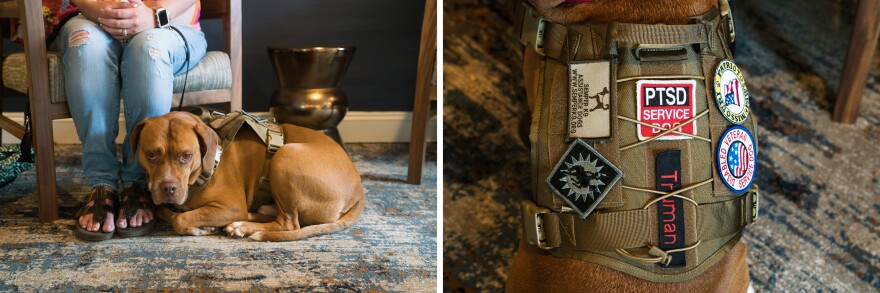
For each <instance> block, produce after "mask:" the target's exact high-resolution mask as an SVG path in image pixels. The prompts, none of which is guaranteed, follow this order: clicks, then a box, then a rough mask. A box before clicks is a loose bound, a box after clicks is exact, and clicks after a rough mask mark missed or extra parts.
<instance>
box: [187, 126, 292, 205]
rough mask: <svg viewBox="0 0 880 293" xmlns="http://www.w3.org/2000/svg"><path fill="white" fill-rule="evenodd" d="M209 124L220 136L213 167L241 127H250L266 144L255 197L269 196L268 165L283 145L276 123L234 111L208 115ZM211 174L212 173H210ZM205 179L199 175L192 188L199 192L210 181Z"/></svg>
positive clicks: (280, 132)
mask: <svg viewBox="0 0 880 293" xmlns="http://www.w3.org/2000/svg"><path fill="white" fill-rule="evenodd" d="M210 116H211V117H210V119H212V120H210V122H208V126H210V127H211V128H212V129H214V131H216V132H217V135H218V136H220V141H221V147H220V148H219V149H218V153H217V157H216V160H217V162H215V164H214V166H215V167H216V165H217V163H219V158H220V154H221V152H220V149H227V148H228V147H229V145H230V144H232V141H233V140H234V139H235V136H236V135H237V134H238V132H239V131H240V130H241V127H242V126H243V125H245V124H247V125H248V126H250V128H251V129H253V130H254V132H255V133H256V134H257V136H259V137H260V139H261V140H262V141H263V143H265V144H266V157H265V161H264V162H263V168H262V172H260V181H259V183H258V184H257V191H256V193H257V195H258V196H261V195H270V194H271V192H270V187H269V163H270V161H271V160H272V157H273V156H275V152H277V151H278V149H279V148H281V146H282V145H284V131H283V130H282V129H281V126H280V125H278V124H277V123H274V122H271V121H269V120H268V119H265V118H261V117H257V116H254V115H252V114H250V113H248V112H245V111H235V112H232V113H229V114H225V115H224V114H222V113H218V112H214V113H211V114H210ZM211 174H213V172H211ZM211 174H208V176H207V177H206V178H203V176H202V175H199V178H198V179H196V183H195V184H194V186H195V187H196V188H195V189H196V190H200V189H201V188H202V187H204V185H206V184H207V182H208V180H210V179H211V178H210V175H211Z"/></svg>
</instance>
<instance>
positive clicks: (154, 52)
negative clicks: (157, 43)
mask: <svg viewBox="0 0 880 293" xmlns="http://www.w3.org/2000/svg"><path fill="white" fill-rule="evenodd" d="M150 58H153V60H156V59H159V49H156V47H150Z"/></svg>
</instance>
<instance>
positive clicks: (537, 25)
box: [514, 2, 546, 56]
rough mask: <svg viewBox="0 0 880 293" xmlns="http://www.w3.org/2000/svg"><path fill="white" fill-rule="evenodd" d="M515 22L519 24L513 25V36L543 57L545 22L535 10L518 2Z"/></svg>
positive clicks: (524, 3)
mask: <svg viewBox="0 0 880 293" xmlns="http://www.w3.org/2000/svg"><path fill="white" fill-rule="evenodd" d="M514 20H515V21H519V24H516V25H514V29H515V30H516V32H515V34H516V36H517V38H519V42H520V43H521V44H523V45H525V46H526V48H530V49H532V50H535V52H537V53H538V54H540V55H541V56H543V55H544V25H545V22H546V20H545V19H544V18H542V17H541V16H540V15H539V14H538V12H537V11H535V8H534V7H532V6H531V5H529V4H527V3H526V2H520V5H519V6H517V9H516V18H515V19H514Z"/></svg>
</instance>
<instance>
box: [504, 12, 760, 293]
mask: <svg viewBox="0 0 880 293" xmlns="http://www.w3.org/2000/svg"><path fill="white" fill-rule="evenodd" d="M530 2H531V3H532V5H534V6H535V8H537V10H538V11H540V13H541V14H542V15H544V16H545V17H546V18H549V19H551V20H553V21H556V22H561V23H576V22H581V21H587V20H589V21H593V22H612V21H614V22H628V23H645V24H656V23H666V24H682V23H687V22H688V21H689V18H691V17H693V16H696V15H701V14H703V13H706V12H707V11H708V10H709V9H711V8H713V7H717V1H715V0H694V1H679V0H655V1H640V0H614V1H611V0H593V1H588V2H587V3H583V4H579V5H573V3H572V2H586V1H565V0H530ZM540 58H541V56H539V55H538V54H537V53H535V52H534V50H529V49H528V48H527V49H526V50H525V55H524V59H525V63H524V66H523V71H524V72H525V85H526V94H527V96H528V103H529V107H530V108H531V107H533V106H534V104H535V103H534V100H535V98H536V97H537V96H538V95H539V92H538V89H539V86H538V85H539V80H540V77H541V71H540V69H541V66H540ZM746 254H747V253H746V248H745V246H744V245H743V244H742V243H741V242H740V243H737V244H736V246H734V247H733V249H732V250H731V251H730V252H729V253H728V254H727V256H725V257H724V258H723V259H722V260H721V261H719V262H718V263H717V264H716V265H715V266H714V267H712V268H710V269H709V270H707V271H706V272H704V273H703V274H701V275H699V276H697V277H694V278H693V279H690V280H688V281H686V282H682V283H654V282H650V281H646V280H643V279H640V278H637V277H633V276H630V275H627V274H625V273H622V272H620V271H617V270H614V269H611V268H608V267H604V266H601V265H597V264H593V263H590V262H586V261H582V260H577V259H572V258H562V257H555V256H553V255H550V254H549V253H548V252H547V251H545V250H541V249H539V248H537V247H535V246H534V245H531V244H529V243H528V242H526V241H520V244H519V249H518V251H517V252H516V256H515V257H514V260H513V263H512V265H511V268H510V270H509V271H508V274H507V284H506V287H507V291H508V292H745V291H746V290H747V288H748V286H749V271H748V265H747V263H746Z"/></svg>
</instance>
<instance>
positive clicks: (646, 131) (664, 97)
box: [636, 80, 697, 141]
mask: <svg viewBox="0 0 880 293" xmlns="http://www.w3.org/2000/svg"><path fill="white" fill-rule="evenodd" d="M696 87H697V82H696V81H694V80H640V81H638V82H637V83H636V98H637V99H638V101H636V113H637V114H638V115H639V118H638V119H639V121H641V122H645V123H649V124H651V125H656V126H660V127H663V128H665V129H669V128H672V127H676V126H681V123H682V122H684V121H685V120H688V119H691V118H693V117H694V112H696V110H697V108H696V107H697V103H696V94H695V91H696ZM675 130H676V131H679V132H682V133H687V134H692V135H696V134H697V121H694V122H691V123H688V124H687V125H684V126H681V127H678V128H676V129H675ZM663 131H664V130H663V129H659V128H654V127H650V126H645V125H639V126H638V136H639V140H640V141H641V140H646V139H648V138H651V137H654V136H656V135H658V134H660V133H661V132H663ZM657 139H690V137H689V136H686V135H681V134H677V133H672V132H670V133H667V134H666V135H664V136H662V137H659V138H657Z"/></svg>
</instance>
